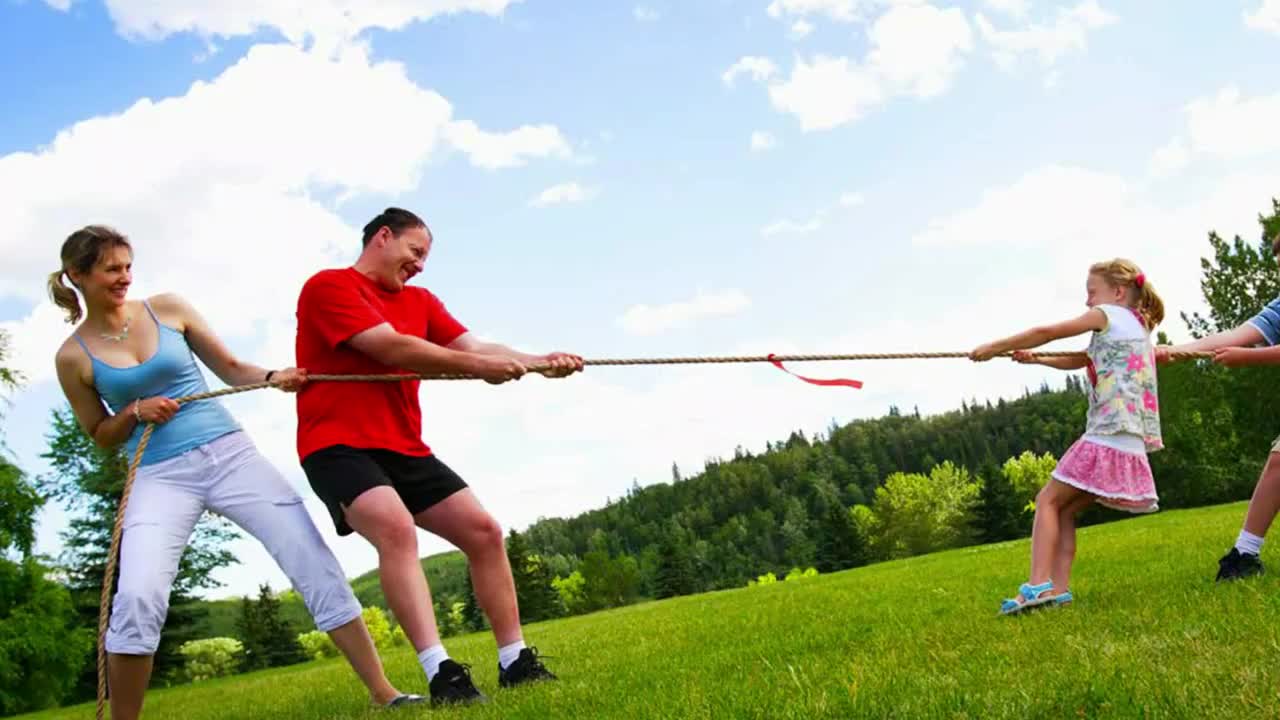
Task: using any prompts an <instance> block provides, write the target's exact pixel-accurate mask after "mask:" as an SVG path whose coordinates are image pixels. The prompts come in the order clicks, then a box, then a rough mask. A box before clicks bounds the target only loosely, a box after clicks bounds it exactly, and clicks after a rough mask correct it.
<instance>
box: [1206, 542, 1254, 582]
mask: <svg viewBox="0 0 1280 720" xmlns="http://www.w3.org/2000/svg"><path fill="white" fill-rule="evenodd" d="M1262 573H1263V567H1262V559H1261V558H1259V557H1258V556H1257V555H1254V554H1253V553H1242V552H1240V551H1239V550H1238V549H1236V548H1231V552H1229V553H1227V554H1226V555H1223V556H1222V559H1221V560H1219V561H1218V577H1217V578H1216V581H1217V582H1221V581H1223V580H1240V579H1242V578H1247V577H1252V576H1254V575H1261V574H1262Z"/></svg>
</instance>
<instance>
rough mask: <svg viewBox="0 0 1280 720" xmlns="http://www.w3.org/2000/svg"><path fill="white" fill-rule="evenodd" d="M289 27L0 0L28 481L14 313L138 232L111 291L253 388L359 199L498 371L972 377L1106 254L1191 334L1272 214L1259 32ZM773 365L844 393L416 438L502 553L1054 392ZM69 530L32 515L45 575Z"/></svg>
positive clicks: (269, 435) (260, 8)
mask: <svg viewBox="0 0 1280 720" xmlns="http://www.w3.org/2000/svg"><path fill="white" fill-rule="evenodd" d="M447 7H451V8H453V9H455V10H458V12H455V13H445V12H442V9H443V8H447ZM289 8H290V3H288V2H280V1H264V2H262V3H259V4H258V5H257V6H255V7H252V8H249V7H245V8H239V9H237V8H230V9H228V8H225V7H221V6H220V5H219V4H218V3H202V2H195V1H194V0H177V1H175V2H172V3H164V4H159V5H158V4H155V3H147V2H141V1H139V0H109V2H106V3H103V2H99V1H97V0H74V1H72V2H67V1H66V0H62V1H61V2H49V3H46V2H39V1H37V0H24V1H22V2H17V1H15V0H0V68H2V69H0V98H3V101H4V105H5V108H6V110H7V113H6V123H5V127H4V130H3V132H2V133H0V192H3V193H4V194H5V196H6V203H5V207H0V220H4V221H6V222H5V226H6V228H8V229H9V231H8V232H7V233H6V236H5V237H4V238H3V239H2V240H0V253H3V256H4V257H6V258H9V259H10V260H9V261H8V262H6V263H5V266H4V267H3V269H0V279H2V280H3V282H2V283H0V326H4V327H6V328H7V329H8V330H9V331H10V332H11V333H12V334H13V335H14V338H15V345H16V347H15V351H16V358H15V362H16V363H17V364H18V366H19V367H20V368H21V369H23V370H24V371H25V372H26V374H27V375H28V377H29V378H30V383H29V384H28V385H27V386H26V387H25V388H24V389H23V390H22V391H21V392H20V393H18V394H17V395H15V396H14V397H13V398H12V400H13V402H14V406H13V408H12V410H11V412H10V415H9V418H8V422H7V423H6V428H5V433H6V438H7V442H8V444H9V446H10V448H11V449H12V451H13V453H14V454H15V455H16V456H17V459H18V460H19V462H20V464H21V465H22V466H23V467H24V468H26V469H27V470H28V471H30V472H33V473H38V472H40V471H42V469H43V464H42V462H41V461H40V459H39V457H38V456H39V453H40V451H41V448H42V446H43V432H44V428H45V427H46V425H47V418H48V414H49V412H50V410H51V408H53V407H55V406H57V405H58V403H60V402H61V398H60V394H59V392H58V389H57V386H56V383H55V382H53V380H52V363H51V362H50V359H51V357H52V351H53V349H54V348H55V347H56V346H57V344H58V343H59V342H60V341H61V340H62V339H63V338H64V337H65V334H66V331H67V329H68V328H67V326H66V325H65V324H63V323H61V322H60V321H59V318H58V317H57V315H56V313H54V312H52V310H51V309H50V308H49V307H48V304H47V302H46V301H45V300H44V299H43V295H42V288H41V284H40V283H41V279H42V278H43V277H44V275H45V274H47V273H48V272H49V271H51V270H53V269H54V268H55V267H56V258H57V247H58V245H59V243H60V242H61V239H62V238H63V237H65V236H66V234H67V233H69V232H70V231H71V230H73V229H74V228H75V227H78V226H79V225H82V224H84V223H88V222H107V223H111V224H115V225H117V226H118V227H120V229H122V230H123V231H125V232H126V233H128V234H129V235H130V236H131V237H132V238H133V240H134V242H135V245H136V248H137V257H136V272H137V279H136V284H135V291H136V292H138V293H141V294H148V293H154V292H160V291H172V290H177V291H179V292H182V293H183V294H184V295H185V296H186V297H188V299H189V300H191V301H192V302H193V303H194V304H195V305H196V306H197V307H198V308H200V309H201V311H202V312H204V313H205V314H206V315H207V316H208V317H209V318H210V320H211V322H213V323H214V325H215V327H216V328H217V329H218V330H219V331H220V332H221V333H222V334H223V335H224V337H225V338H226V339H227V340H228V342H230V343H231V344H232V345H233V347H234V348H235V349H236V351H237V352H240V353H242V354H244V355H245V356H246V357H249V358H252V359H253V360H254V361H255V362H258V363H260V364H266V365H283V364H288V363H290V362H291V359H292V355H291V353H292V341H293V334H292V330H293V328H292V322H293V315H292V313H293V307H292V302H293V299H294V298H295V297H296V291H297V287H298V286H299V285H300V283H301V282H302V280H304V279H305V277H306V276H307V275H309V274H310V273H312V272H314V271H315V270H318V269H320V268H323V267H332V266H339V265H342V264H345V263H348V262H350V261H351V259H352V258H353V257H354V254H355V251H356V250H357V248H358V234H357V230H358V228H359V227H360V226H361V225H362V224H363V223H364V222H365V220H366V219H367V218H368V217H369V216H370V215H371V214H372V213H374V212H376V211H377V210H378V209H380V208H381V207H384V206H385V205H388V204H400V205H404V206H407V207H410V208H412V209H414V210H416V211H418V212H420V213H421V214H423V215H424V216H425V217H426V218H427V220H428V222H429V223H430V224H431V226H432V228H433V229H434V230H435V234H436V236H437V242H436V246H435V248H434V250H433V254H432V256H431V258H430V260H429V261H428V264H427V269H426V272H425V273H424V274H423V276H421V278H420V279H419V281H418V282H421V283H422V284H423V285H425V286H428V287H430V288H431V289H432V290H433V291H435V292H436V293H437V294H439V295H440V296H441V297H442V298H443V299H444V300H445V302H446V303H447V304H448V305H449V307H450V308H451V309H452V310H453V311H454V312H455V313H456V314H457V315H458V316H459V318H460V319H462V320H463V321H464V322H465V323H467V324H468V325H470V326H471V327H472V329H473V330H475V331H476V332H479V333H481V334H483V335H485V336H488V337H491V338H494V339H497V340H500V341H503V342H507V343H509V344H514V345H517V346H520V347H522V348H525V349H528V350H530V351H548V350H552V349H567V350H571V351H574V352H578V353H581V354H583V355H586V356H588V357H618V356H660V355H690V354H724V353H737V352H747V353H752V354H763V353H768V352H788V351H795V352H860V351H872V350H874V351H880V350H964V349H968V348H970V347H972V346H973V345H976V344H978V343H979V342H982V341H985V340H987V339H990V338H991V337H994V336H997V335H1004V334H1007V333H1009V332H1013V331H1016V330H1018V329H1021V328H1022V327H1023V326H1024V325H1026V324H1028V323H1034V322H1042V321H1046V320H1053V319H1057V318H1059V317H1061V316H1066V315H1068V314H1070V313H1073V312H1075V311H1077V310H1078V309H1079V308H1080V306H1081V304H1082V302H1083V285H1084V277H1083V275H1084V270H1085V268H1086V267H1087V265H1088V264H1089V263H1090V262H1092V261H1093V260H1096V259H1101V258H1104V257H1111V256H1115V255H1124V256H1128V257H1132V258H1133V259H1135V260H1137V261H1138V262H1139V263H1140V264H1142V265H1143V266H1144V269H1146V270H1147V272H1148V276H1149V277H1151V278H1152V282H1153V283H1154V285H1155V286H1156V287H1157V289H1159V290H1160V291H1161V292H1162V293H1164V295H1165V299H1166V301H1167V302H1168V303H1169V304H1170V306H1171V307H1172V308H1173V309H1174V310H1175V314H1174V317H1175V318H1176V311H1177V310H1183V309H1186V310H1194V309H1196V308H1197V307H1198V306H1199V300H1200V298H1199V295H1198V287H1197V285H1196V279H1197V272H1198V266H1197V259H1198V257H1199V256H1200V254H1202V252H1203V248H1204V247H1206V245H1205V244H1204V236H1205V234H1206V233H1207V232H1208V231H1209V230H1211V229H1217V230H1219V231H1220V232H1223V233H1226V234H1231V233H1236V232H1239V233H1242V234H1246V235H1247V236H1248V237H1250V238H1251V239H1252V238H1254V237H1256V235H1257V226H1256V222H1255V217H1256V215H1257V213H1258V212H1260V211H1263V210H1264V209H1266V207H1267V206H1268V202H1269V198H1270V197H1272V196H1276V195H1280V169H1277V162H1276V161H1277V159H1278V157H1280V139H1278V138H1280V136H1278V135H1277V133H1275V131H1274V129H1275V127H1277V126H1278V124H1280V80H1277V79H1276V78H1275V76H1274V73H1269V72H1265V71H1264V69H1265V68H1267V67H1269V66H1270V65H1271V64H1274V62H1273V61H1274V58H1275V57H1276V52H1277V51H1278V50H1280V2H1277V0H1265V2H1264V1H1263V0H1248V1H1247V2H1245V1H1239V2H1237V1H1235V0H1232V1H1231V2H1223V3H1214V4H1210V3H1197V4H1191V3H1182V4H1178V6H1174V7H1170V8H1165V9H1162V10H1160V11H1159V12H1156V11H1153V10H1152V9H1151V6H1150V4H1149V3H1139V2H1125V1H1121V0H1083V1H1072V0H1068V1H1067V2H1048V1H1047V0H966V1H963V2H944V1H943V0H938V1H937V2H933V3H928V2H924V1H923V0H772V1H771V0H752V1H750V2H748V1H744V0H705V1H701V0H700V1H696V2H683V3H675V2H646V3H639V4H638V3H634V2H600V3H585V2H582V3H552V2H546V1H545V0H520V1H512V0H447V1H446V0H400V1H398V2H387V3H379V2H362V3H347V2H344V1H343V0H317V2H315V3H312V4H309V5H308V8H309V12H308V13H307V14H305V15H299V14H294V13H291V12H290V11H289ZM344 9H345V10H346V12H345V14H344V13H343V10H344ZM35 58H39V59H40V60H39V61H38V62H33V59H35ZM19 64H21V65H22V66H23V67H22V69H21V70H20V71H19V69H18V68H19ZM734 68H744V70H743V71H741V72H737V73H734V72H733V70H734ZM538 198H543V201H539V200H538ZM557 200H558V201H557ZM1163 329H1165V330H1166V331H1167V332H1169V333H1170V334H1172V335H1174V336H1175V337H1180V336H1182V335H1184V328H1183V327H1182V325H1181V323H1180V322H1179V321H1177V320H1176V319H1174V320H1171V321H1169V322H1167V323H1166V326H1165V327H1164V328H1163ZM1080 342H1083V340H1081V341H1080ZM1076 344H1077V345H1078V344H1080V343H1076ZM794 369H796V370H797V371H801V372H808V373H811V374H818V375H822V374H845V375H853V376H856V377H859V378H861V379H863V380H864V381H866V383H867V387H866V389H864V390H862V391H858V392H852V391H848V390H832V389H819V388H812V387H809V386H806V385H802V384H800V383H798V382H797V381H795V380H793V379H791V378H788V377H786V376H785V375H782V374H781V373H778V372H777V371H776V370H773V369H771V368H768V367H767V366H754V367H728V368H701V367H693V368H661V369H653V368H637V369H625V370H624V369H607V368H599V369H593V370H592V371H591V372H589V373H587V374H586V375H584V376H581V377H577V378H573V379H570V380H567V381H559V382H549V381H544V380H542V379H538V378H534V379H530V380H529V381H527V382H522V383H520V384H518V385H516V386H510V387H502V388H490V387H488V386H477V385H469V384H461V385H451V386H448V387H445V386H433V387H428V388H426V389H425V390H424V397H423V401H424V406H425V416H426V425H427V427H426V430H425V433H426V436H427V437H426V439H427V441H428V442H430V443H431V444H432V445H433V446H435V447H437V449H438V450H439V451H440V452H441V455H442V457H444V458H445V459H446V461H447V462H450V464H452V465H454V466H455V467H456V468H457V469H458V470H459V471H460V472H461V473H462V474H463V475H464V477H466V478H467V479H468V480H469V481H471V482H472V483H473V485H474V486H475V487H476V489H477V491H478V492H479V493H480V495H481V497H482V499H484V501H485V502H486V504H487V505H488V506H489V507H490V508H491V509H492V510H493V511H494V513H495V514H496V515H497V516H498V518H499V520H500V521H501V522H502V523H504V524H505V525H507V526H511V527H523V526H525V525H527V524H528V523H530V522H532V521H534V520H535V519H536V518H537V517H540V516H549V515H568V514H573V513H576V512H580V511H581V510H584V509H587V508H590V507H595V506H598V505H600V504H602V503H603V502H604V501H605V500H606V498H609V497H617V496H618V495H620V494H621V493H622V492H624V491H625V488H626V487H628V486H630V484H631V483H632V481H633V480H636V481H639V482H640V483H641V484H646V483H650V482H658V481H663V480H666V479H667V478H668V477H669V468H670V464H671V462H672V461H677V462H679V463H680V464H681V465H682V467H685V468H686V469H687V470H696V469H697V468H698V467H700V465H701V463H702V461H703V460H704V459H705V458H707V457H712V456H724V455H729V454H731V453H732V451H733V448H734V447H735V446H736V445H739V444H741V445H743V446H745V447H753V448H758V447H761V446H763V444H764V442H765V441H767V440H770V439H777V438H780V437H785V435H786V434H787V433H788V432H790V430H792V429H794V428H803V429H805V430H807V431H813V430H818V429H821V428H824V427H826V426H827V425H828V424H829V423H830V422H831V421H832V420H835V421H839V422H847V421H849V420H852V419H854V418H858V417H867V416H874V415H878V414H881V413H883V412H884V411H885V410H886V409H887V408H888V406H889V405H890V404H898V405H901V406H904V407H909V406H912V405H918V406H919V407H920V408H921V410H922V411H924V412H933V411H942V410H946V409H949V408H951V407H954V406H957V405H958V404H959V402H960V400H961V399H963V398H969V397H988V396H992V397H993V396H996V395H1014V394H1017V393H1020V392H1021V391H1022V388H1023V387H1024V386H1027V385H1032V386H1034V385H1036V384H1038V383H1039V382H1040V381H1041V379H1042V378H1045V377H1054V376H1053V375H1052V374H1049V373H1046V372H1043V371H1038V370H1036V369H1034V368H1021V367H1010V366H1009V365H1007V364H1000V363H993V364H989V365H984V366H973V365H970V364H968V363H963V362H951V361H948V362H939V363H936V364H930V365H928V366H923V365H921V364H912V363H880V364H861V365H848V364H843V365H829V366H817V367H809V366H806V367H798V368H794ZM1055 379H1056V378H1055ZM211 381H213V379H212V378H211ZM228 405H229V406H230V407H232V409H233V410H234V411H235V412H236V414H237V416H238V417H240V418H241V420H242V422H244V424H245V425H246V427H247V429H249V431H250V432H251V434H252V435H253V437H254V439H255V440H256V441H257V442H258V443H259V445H260V446H261V447H262V449H263V451H264V452H266V453H267V454H268V456H269V457H270V458H271V459H272V460H273V462H275V463H277V464H278V465H279V466H280V468H281V469H282V470H283V471H284V472H285V473H286V475H287V476H288V477H289V478H290V480H291V481H292V482H294V483H296V484H297V485H298V487H299V488H301V489H302V490H303V492H304V495H306V496H307V497H308V500H309V502H308V506H309V507H310V508H311V510H312V512H313V515H314V516H315V518H316V519H317V522H318V524H319V525H320V527H321V529H322V531H323V532H324V533H325V534H326V537H327V538H329V539H330V540H331V541H332V542H333V545H334V549H335V551H336V552H337V553H338V555H339V557H340V558H341V559H342V561H343V563H344V566H345V567H346V569H347V570H348V572H349V573H351V574H353V575H354V574H356V573H359V572H363V571H365V570H367V569H369V568H370V567H372V565H373V556H372V553H371V552H370V551H369V550H368V549H367V547H366V546H364V545H363V544H362V541H359V540H358V539H343V540H337V539H336V538H335V537H334V536H333V535H332V530H331V528H329V527H328V526H326V524H325V523H326V522H327V520H326V519H325V516H324V515H323V513H322V512H321V510H320V508H319V505H318V504H317V503H315V502H314V498H313V497H312V496H311V495H310V492H309V490H308V489H307V488H306V487H305V480H304V479H303V478H302V475H301V472H300V471H299V469H298V467H297V459H296V457H295V456H294V454H293V452H292V432H293V427H294V426H293V422H294V420H293V416H292V403H291V402H290V401H289V399H287V398H284V397H279V396H277V395H274V394H266V393H258V394H254V395H252V396H243V397H237V398H235V399H232V400H230V401H228ZM64 525H65V517H64V516H63V515H62V513H61V511H60V510H59V509H58V508H56V507H49V508H47V509H46V510H45V511H44V513H43V514H42V517H41V523H40V544H41V549H42V550H43V551H45V552H49V553H56V552H57V551H58V549H59V539H58V532H59V531H60V530H61V528H62V527H63V526H64ZM422 543H423V547H424V549H425V550H428V551H436V550H440V549H443V548H444V547H445V546H444V545H443V544H442V543H440V542H439V541H438V540H435V539H434V538H430V537H428V536H426V535H424V536H423V538H422ZM236 549H237V552H238V553H239V554H240V556H241V559H242V561H243V562H242V564H241V565H239V566H237V567H236V568H232V569H229V570H226V571H223V572H222V573H221V574H220V575H219V578H220V579H221V580H223V581H224V582H225V583H226V586H225V587H223V588H220V589H219V590H217V591H215V592H214V593H213V594H214V595H215V596H217V595H224V594H228V593H235V594H238V593H245V592H252V591H253V589H254V587H255V585H256V583H257V582H259V581H261V580H270V581H272V583H273V585H275V586H282V585H283V584H284V581H283V579H282V577H281V576H280V574H279V571H278V570H277V569H276V568H275V567H274V566H273V565H272V564H271V562H270V559H269V558H268V557H267V556H266V555H265V553H264V552H263V551H262V550H261V548H260V547H259V546H257V545H256V544H255V543H253V542H252V541H251V540H246V541H244V542H241V543H238V544H237V546H236Z"/></svg>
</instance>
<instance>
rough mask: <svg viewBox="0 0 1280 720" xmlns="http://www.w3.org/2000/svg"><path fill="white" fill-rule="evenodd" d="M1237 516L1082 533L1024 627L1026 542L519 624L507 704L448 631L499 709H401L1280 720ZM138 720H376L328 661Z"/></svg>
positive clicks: (1277, 605)
mask: <svg viewBox="0 0 1280 720" xmlns="http://www.w3.org/2000/svg"><path fill="white" fill-rule="evenodd" d="M1243 512H1244V506H1243V505H1242V504H1239V503H1237V504H1232V505H1225V506H1217V507H1211V508H1202V509H1196V510H1184V511H1171V512H1162V513H1159V514H1157V515H1154V516H1151V517H1141V518H1135V519H1132V520H1125V521H1122V522H1117V523H1112V524H1108V525H1101V526H1094V527H1089V528H1085V529H1083V530H1082V531H1081V533H1080V550H1079V560H1078V563H1077V573H1076V580H1075V583H1074V587H1073V590H1074V591H1075V594H1076V598H1077V599H1076V602H1075V604H1074V606H1073V607H1066V608H1057V609H1052V610H1042V611H1040V612H1038V613H1035V614H1032V615H1028V616H1024V617H1015V618H1001V617H997V615H996V608H997V607H998V605H999V601H1000V599H1001V598H1002V597H1005V596H1008V595H1010V594H1011V593H1012V592H1013V591H1014V589H1015V588H1016V586H1017V584H1018V583H1019V582H1021V581H1022V580H1023V579H1024V576H1025V573H1026V568H1027V541H1025V540H1023V541H1015V542H1007V543H1000V544H997V545H987V546H979V547H970V548H965V549H962V550H955V551H951V552H945V553H938V554H934V555H927V556H922V557H916V558H911V559H908V560H903V561H897V562H890V563H883V564H879V565H873V566H870V567H864V568H859V569H857V570H851V571H847V572H843V573H838V574H833V575H828V576H823V577H819V578H812V579H808V580H801V581H795V582H787V583H778V584H775V585H766V586H759V587H752V588H742V589H737V590H727V591H722V592H717V593H709V594H704V595H697V596H688V597H682V598H677V599H673V600H667V601H661V602H650V603H643V604H639V605H632V606H629V607H625V608H621V609H618V610H614V611H609V612H602V613H596V614H593V615H585V616H579V617H573V618H568V619H564V620H558V621H553V622H547V623H540V624H536V625H532V626H530V627H528V629H527V632H526V638H527V640H528V641H529V642H530V644H532V645H536V646H538V647H539V648H540V650H541V651H542V652H543V653H544V655H547V656H553V658H552V659H549V660H548V661H547V663H548V665H549V666H550V667H551V668H553V669H554V670H555V671H556V672H557V673H559V674H560V676H561V678H562V679H561V681H560V682H558V683H553V684H546V685H542V686H538V687H531V688H525V689H521V690H518V691H499V690H498V688H497V678H496V674H497V673H496V658H495V654H496V652H495V649H494V645H493V640H492V637H491V636H489V635H484V634H477V635H469V636H466V637H461V638H454V639H451V640H450V641H449V643H448V647H449V649H450V652H451V653H452V654H453V655H454V657H455V658H458V659H459V660H461V661H463V662H468V663H471V664H472V665H473V667H474V670H473V672H474V675H475V678H476V681H477V684H478V685H479V686H480V687H481V689H482V690H483V691H485V692H486V693H489V694H490V696H491V698H492V699H493V702H492V703H491V704H489V705H487V706H483V707H472V708H465V709H458V710H451V711H448V712H443V713H442V712H439V711H432V710H427V709H423V710H421V711H408V712H402V713H397V714H396V715H395V717H405V718H409V717H446V716H448V717H466V718H477V719H480V718H526V717H527V718H565V717H583V718H627V720H637V719H638V718H675V717H680V718H713V717H714V718H729V717H732V718H814V717H839V718H861V717H866V718H935V717H937V718H1017V719H1018V720H1022V719H1024V718H1039V717H1057V718H1061V717H1088V718H1155V717H1159V718H1197V719H1199V718H1244V717H1276V716H1278V715H1280V692H1278V691H1277V688H1280V577H1277V575H1280V573H1275V574H1273V575H1272V576H1271V577H1263V578H1257V579H1254V580H1250V581H1246V582H1241V583H1235V584H1231V585H1226V586H1218V585H1215V584H1214V583H1213V582H1212V579H1213V572H1214V571H1215V569H1216V560H1217V558H1218V556H1219V555H1220V554H1221V552H1222V551H1223V550H1224V547H1225V546H1226V544H1227V543H1229V541H1230V540H1231V539H1233V538H1234V537H1235V533H1236V531H1237V529H1238V528H1239V523H1240V519H1241V517H1242V516H1243ZM1264 554H1265V556H1266V557H1265V559H1267V560H1270V561H1271V562H1272V563H1273V564H1274V565H1275V567H1276V568H1277V569H1280V554H1277V553H1276V552H1274V551H1273V549H1272V548H1268V549H1267V550H1266V551H1265V552H1264ZM386 663H387V667H388V672H389V674H390V676H391V678H392V680H393V681H394V682H396V683H398V684H399V685H400V686H401V688H402V689H405V690H412V691H419V692H425V682H424V680H423V678H422V675H421V672H420V670H419V669H418V667H417V664H416V662H415V658H414V657H413V655H412V653H411V652H410V651H409V650H407V649H405V650H397V651H395V652H393V653H389V654H388V656H387V657H386ZM92 716H93V706H92V705H88V706H79V707H74V708H65V709H62V710H58V711H51V712H47V713H42V714H36V715H30V716H26V717H29V718H40V719H41V720H55V719H58V720H61V719H64V718H65V719H71V718H87V717H92ZM147 716H148V717H152V718H184V719H185V720H215V719H216V720H250V719H257V718H262V719H263V720H267V719H270V720H321V719H324V720H328V719H329V718H380V717H388V716H387V715H385V714H383V713H380V712H377V711H375V710H372V709H369V708H368V705H367V701H366V699H365V696H364V694H363V692H362V689H361V688H360V686H359V684H358V682H357V681H356V680H355V678H354V676H353V675H352V674H351V672H350V671H349V670H348V669H347V667H346V666H345V664H343V663H342V662H341V661H326V662H315V663H307V664H304V665H299V666H293V667H289V668H284V669H279V670H273V671H267V672H261V673H254V674H250V675H241V676H237V677H234V678H228V679H225V680H219V681H213V682H208V683H202V684H199V685H195V686H186V687H181V688H175V689H173V690H167V691H160V692H155V693H153V694H152V695H151V696H150V697H149V698H148V702H147Z"/></svg>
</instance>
